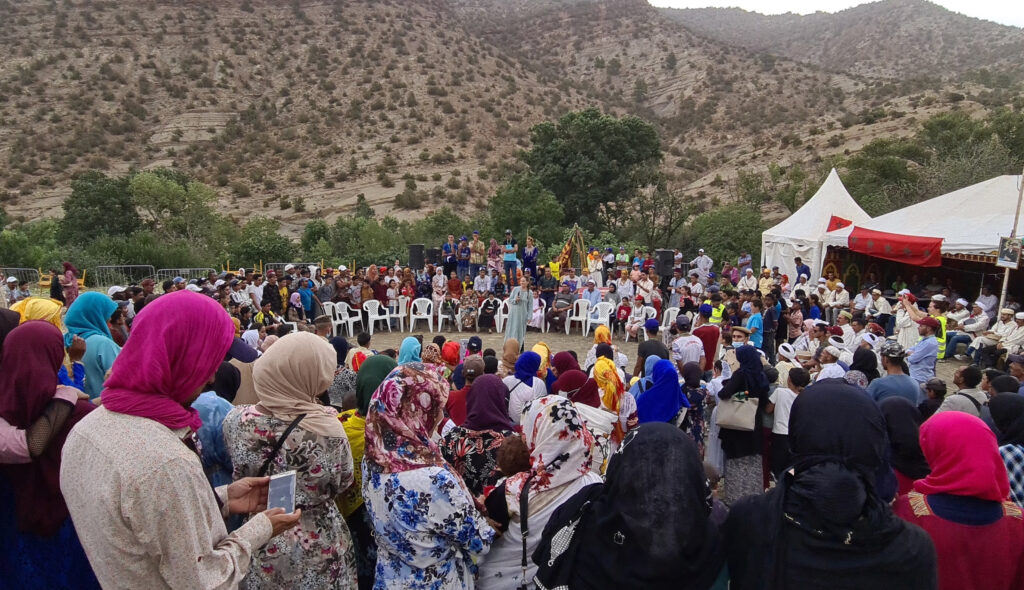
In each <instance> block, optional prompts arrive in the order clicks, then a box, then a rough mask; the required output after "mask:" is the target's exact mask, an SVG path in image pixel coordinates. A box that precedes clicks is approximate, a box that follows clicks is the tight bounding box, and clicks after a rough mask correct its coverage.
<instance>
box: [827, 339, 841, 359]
mask: <svg viewBox="0 0 1024 590" xmlns="http://www.w3.org/2000/svg"><path fill="white" fill-rule="evenodd" d="M831 340H832V339H831V338H829V341H831ZM825 352H827V353H829V354H831V355H832V356H833V357H835V358H837V359H838V358H839V357H840V356H841V355H842V354H843V353H842V352H840V351H839V349H838V348H836V347H835V346H826V347H825Z"/></svg>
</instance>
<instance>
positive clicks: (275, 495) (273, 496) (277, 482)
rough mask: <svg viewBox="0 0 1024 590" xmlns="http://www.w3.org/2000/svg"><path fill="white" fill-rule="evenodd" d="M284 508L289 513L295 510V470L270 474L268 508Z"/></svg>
mask: <svg viewBox="0 0 1024 590" xmlns="http://www.w3.org/2000/svg"><path fill="white" fill-rule="evenodd" d="M270 508H284V511H285V512H287V513H288V514H291V513H292V512H295V471H294V470H293V471H285V472H284V473H278V474H277V475H271V476H270V486H269V490H268V492H267V509H268V510H269V509H270Z"/></svg>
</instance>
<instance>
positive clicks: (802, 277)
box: [797, 273, 807, 280]
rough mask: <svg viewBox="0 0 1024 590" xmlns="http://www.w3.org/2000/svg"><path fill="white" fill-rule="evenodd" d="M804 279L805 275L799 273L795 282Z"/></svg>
mask: <svg viewBox="0 0 1024 590" xmlns="http://www.w3.org/2000/svg"><path fill="white" fill-rule="evenodd" d="M806 278H807V275H805V274H804V273H800V276H799V277H797V280H799V279H806Z"/></svg>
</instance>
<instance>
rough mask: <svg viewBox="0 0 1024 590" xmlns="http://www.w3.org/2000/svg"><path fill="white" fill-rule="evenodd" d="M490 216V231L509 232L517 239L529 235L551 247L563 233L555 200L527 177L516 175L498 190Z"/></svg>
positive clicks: (537, 182)
mask: <svg viewBox="0 0 1024 590" xmlns="http://www.w3.org/2000/svg"><path fill="white" fill-rule="evenodd" d="M490 213H491V226H492V227H494V228H495V229H498V228H501V229H499V230H498V231H504V228H508V229H511V230H512V233H513V234H514V235H516V236H520V239H523V238H524V237H525V236H526V234H527V232H529V234H530V235H531V236H534V238H535V239H536V240H537V241H539V242H544V243H550V242H554V241H557V240H558V238H559V236H560V235H561V233H562V229H563V226H562V218H563V212H562V206H561V205H560V204H559V203H558V199H556V198H555V195H553V194H552V193H551V192H550V191H548V190H546V189H545V188H544V187H543V185H541V183H540V181H539V180H537V178H536V177H535V176H533V175H530V174H517V175H515V176H513V177H512V178H510V179H509V180H508V181H507V182H506V183H505V184H503V185H501V186H500V187H498V191H497V193H496V194H495V195H494V198H492V199H491V207H490ZM496 234H497V232H495V235H496Z"/></svg>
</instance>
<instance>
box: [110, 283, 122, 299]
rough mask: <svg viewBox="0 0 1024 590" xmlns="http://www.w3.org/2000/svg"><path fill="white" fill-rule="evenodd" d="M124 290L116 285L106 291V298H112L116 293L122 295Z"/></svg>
mask: <svg viewBox="0 0 1024 590" xmlns="http://www.w3.org/2000/svg"><path fill="white" fill-rule="evenodd" d="M126 290H127V289H125V288H124V287H121V286H118V285H114V286H113V287H111V288H109V289H107V297H113V296H114V295H117V294H118V293H124V292H125V291H126Z"/></svg>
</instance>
